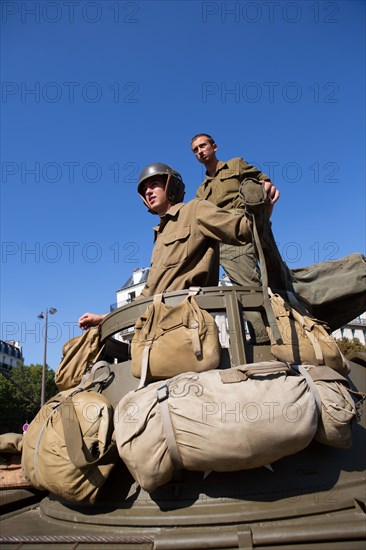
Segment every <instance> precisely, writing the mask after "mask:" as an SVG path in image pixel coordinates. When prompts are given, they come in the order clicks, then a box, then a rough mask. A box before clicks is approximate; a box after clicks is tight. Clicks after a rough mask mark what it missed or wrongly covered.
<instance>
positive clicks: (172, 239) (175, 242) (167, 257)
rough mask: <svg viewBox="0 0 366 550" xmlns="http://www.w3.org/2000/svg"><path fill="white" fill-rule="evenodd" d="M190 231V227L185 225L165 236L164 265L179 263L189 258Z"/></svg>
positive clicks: (171, 265) (170, 265)
mask: <svg viewBox="0 0 366 550" xmlns="http://www.w3.org/2000/svg"><path fill="white" fill-rule="evenodd" d="M190 233H191V230H190V227H184V228H183V229H179V230H178V231H174V233H170V234H169V235H166V237H164V239H163V244H164V251H163V254H164V258H163V265H164V266H165V267H173V266H175V265H178V264H179V263H180V262H183V261H184V260H185V259H186V258H187V256H188V239H189V236H190Z"/></svg>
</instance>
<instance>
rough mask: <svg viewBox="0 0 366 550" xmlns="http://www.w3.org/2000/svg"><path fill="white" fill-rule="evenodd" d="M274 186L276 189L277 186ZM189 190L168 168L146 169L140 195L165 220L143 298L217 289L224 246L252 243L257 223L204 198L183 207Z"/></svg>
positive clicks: (84, 321) (84, 322)
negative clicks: (194, 290)
mask: <svg viewBox="0 0 366 550" xmlns="http://www.w3.org/2000/svg"><path fill="white" fill-rule="evenodd" d="M251 181H252V180H248V181H247V185H250V184H251ZM254 185H256V183H255V182H254ZM268 185H269V187H270V189H268V190H269V191H272V190H273V187H274V186H273V184H270V183H269V184H268ZM184 190H185V186H184V183H183V179H182V176H181V175H180V174H179V173H178V172H177V171H176V170H174V169H173V168H172V167H171V166H169V165H167V164H164V163H161V162H156V163H153V164H149V165H147V166H145V168H144V169H143V170H142V171H141V174H140V177H139V181H138V185H137V191H138V193H139V195H140V196H141V198H142V200H143V202H144V203H145V205H146V206H147V208H148V209H149V211H150V212H152V213H154V214H157V215H159V217H160V223H159V225H157V226H156V227H154V233H155V244H154V249H153V252H152V257H151V265H150V270H149V275H148V278H147V281H146V284H145V287H144V289H143V291H142V293H141V296H142V297H147V296H153V295H154V294H160V293H163V292H170V291H173V290H184V289H188V288H189V287H191V286H201V287H205V286H216V285H217V284H218V281H219V243H220V242H225V243H228V244H233V245H243V244H245V243H248V242H250V241H251V240H252V233H251V222H250V221H249V219H248V218H247V217H246V215H245V214H244V212H243V213H242V214H241V215H238V216H233V215H232V214H231V213H230V212H226V211H225V210H223V209H222V208H219V207H217V206H215V205H214V204H212V203H210V202H209V201H206V200H203V199H193V200H191V201H189V202H188V203H183V202H182V200H183V197H184ZM263 210H264V211H265V210H266V206H265V204H264V205H263ZM103 317H104V315H95V314H91V313H86V314H84V315H83V316H82V317H80V319H79V326H80V327H81V328H89V327H90V326H95V325H97V324H99V323H100V321H101V320H102V319H103Z"/></svg>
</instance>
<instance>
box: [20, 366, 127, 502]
mask: <svg viewBox="0 0 366 550" xmlns="http://www.w3.org/2000/svg"><path fill="white" fill-rule="evenodd" d="M109 380H110V372H109V367H108V364H107V363H105V362H100V363H97V364H96V365H94V367H93V369H92V371H91V372H90V373H88V374H87V375H85V376H84V378H83V380H82V381H81V383H80V385H79V386H78V387H77V388H74V389H73V390H72V391H62V392H60V393H58V394H57V395H55V396H54V397H52V398H51V399H50V400H49V401H48V402H47V403H46V404H45V405H44V406H43V407H42V408H41V410H40V411H39V412H38V414H37V416H36V417H35V418H34V420H33V421H32V422H31V423H30V425H29V427H28V429H27V431H26V432H25V434H24V436H23V453H22V465H23V469H24V472H25V474H26V476H27V478H28V479H29V480H30V482H31V483H32V485H33V486H34V487H36V488H37V489H43V490H48V491H50V492H51V493H54V494H56V495H58V496H60V497H62V498H63V499H66V500H69V501H73V502H94V501H95V500H96V499H97V497H98V494H99V492H100V490H101V489H102V487H103V485H104V483H105V481H106V479H107V477H108V476H109V474H110V472H111V470H112V468H113V466H114V464H115V460H116V457H117V454H116V452H115V451H116V447H115V442H114V438H113V433H112V432H113V408H112V406H111V404H110V403H109V402H108V400H107V399H106V398H105V397H104V396H103V395H101V393H99V390H100V389H101V387H103V385H105V384H106V383H107V382H108V381H109ZM97 386H99V390H98V391H96V389H95V388H96V387H97Z"/></svg>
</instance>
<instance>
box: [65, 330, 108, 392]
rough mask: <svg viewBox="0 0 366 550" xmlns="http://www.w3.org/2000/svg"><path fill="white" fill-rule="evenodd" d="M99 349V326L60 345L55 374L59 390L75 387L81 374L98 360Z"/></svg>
mask: <svg viewBox="0 0 366 550" xmlns="http://www.w3.org/2000/svg"><path fill="white" fill-rule="evenodd" d="M101 351H102V350H101V347H100V331H99V327H95V328H90V329H89V330H86V331H85V332H83V334H81V335H80V336H75V338H72V339H71V340H68V341H67V342H66V343H65V344H64V345H63V347H62V359H61V361H60V364H59V366H58V369H57V371H56V374H55V383H56V386H57V387H58V388H59V389H60V390H68V389H70V388H75V387H76V386H77V385H78V384H79V383H80V381H81V378H82V376H83V374H85V373H86V372H88V371H90V369H91V368H92V365H93V364H94V363H96V362H97V361H98V358H99V357H100V354H101Z"/></svg>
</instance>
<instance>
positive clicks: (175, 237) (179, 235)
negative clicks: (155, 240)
mask: <svg viewBox="0 0 366 550" xmlns="http://www.w3.org/2000/svg"><path fill="white" fill-rule="evenodd" d="M190 232H191V229H190V227H189V226H187V227H183V228H182V229H180V230H179V231H174V233H170V234H169V235H167V236H166V237H164V238H163V243H164V244H171V243H174V242H176V241H184V240H185V239H186V238H187V237H189V234H190Z"/></svg>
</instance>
